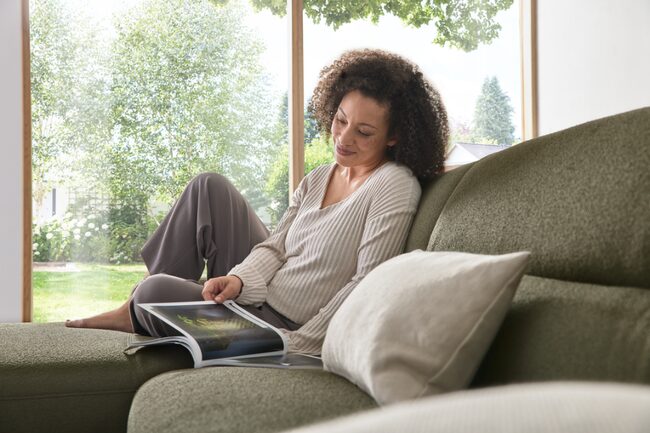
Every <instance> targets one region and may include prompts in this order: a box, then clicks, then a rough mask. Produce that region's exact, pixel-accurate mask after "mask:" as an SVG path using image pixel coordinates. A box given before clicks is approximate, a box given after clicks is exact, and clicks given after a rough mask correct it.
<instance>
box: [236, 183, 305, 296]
mask: <svg viewBox="0 0 650 433" xmlns="http://www.w3.org/2000/svg"><path fill="white" fill-rule="evenodd" d="M306 189H307V178H305V179H303V180H302V182H301V183H300V185H299V186H298V188H297V189H296V191H295V192H294V194H293V197H292V199H291V204H290V206H289V208H288V209H287V210H286V212H285V213H284V215H283V216H282V219H281V220H280V222H279V223H278V226H277V227H276V228H275V230H274V231H273V233H271V236H269V237H268V239H266V240H265V241H263V242H260V243H259V244H257V245H256V246H255V247H254V248H253V250H252V251H251V252H250V254H249V255H248V256H247V257H246V258H245V259H244V261H243V262H242V263H240V264H239V265H237V266H235V267H234V268H232V269H231V270H230V272H228V275H234V276H236V277H238V278H239V279H240V280H241V281H242V283H243V286H242V288H241V293H240V295H239V297H237V303H240V304H242V305H251V304H258V303H262V302H264V301H265V300H266V293H267V285H268V283H269V281H271V279H272V278H273V275H274V274H275V272H276V271H277V270H278V269H279V268H280V267H281V266H282V265H283V264H284V263H285V261H286V250H285V245H284V242H285V239H286V237H287V232H288V231H289V228H290V227H291V223H292V222H293V220H294V219H295V218H296V215H297V213H298V209H299V208H300V205H301V203H302V199H303V197H304V194H305V193H306Z"/></svg>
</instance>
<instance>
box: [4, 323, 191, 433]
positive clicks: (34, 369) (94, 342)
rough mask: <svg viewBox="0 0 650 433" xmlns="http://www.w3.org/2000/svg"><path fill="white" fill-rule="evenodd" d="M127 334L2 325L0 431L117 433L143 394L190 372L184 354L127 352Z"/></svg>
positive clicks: (57, 325) (174, 349) (170, 350)
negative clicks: (155, 383)
mask: <svg viewBox="0 0 650 433" xmlns="http://www.w3.org/2000/svg"><path fill="white" fill-rule="evenodd" d="M128 335H129V334H125V333H122V332H113V331H99V330H90V329H83V330H80V329H69V328H66V327H65V326H63V324H62V323H48V324H0V341H1V342H2V350H1V351H0V431H3V432H4V431H6V432H12V433H22V432H25V433H28V432H29V433H34V432H45V431H56V432H80V433H81V432H84V433H87V432H93V433H99V432H118V431H125V429H126V419H127V414H128V411H129V407H130V404H131V400H132V398H133V394H134V393H135V391H136V390H137V389H138V387H139V386H140V385H141V384H142V383H144V382H145V381H146V380H147V379H149V378H151V377H153V376H156V375H158V374H160V373H162V372H164V371H167V370H172V369H178V368H186V367H188V366H190V365H191V358H190V356H189V354H188V352H187V351H186V350H184V349H181V348H179V347H170V346H168V347H158V348H155V349H153V350H147V351H139V352H138V353H137V354H135V355H128V356H127V355H125V354H124V353H123V351H124V349H125V348H126V346H127V338H128Z"/></svg>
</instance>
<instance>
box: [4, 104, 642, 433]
mask: <svg viewBox="0 0 650 433" xmlns="http://www.w3.org/2000/svg"><path fill="white" fill-rule="evenodd" d="M406 248H407V250H413V249H418V248H421V249H429V250H437V251H443V250H446V251H466V252H473V253H486V254H498V253H507V252H512V251H518V250H528V251H531V252H532V260H531V264H530V266H529V271H528V274H527V275H526V276H524V278H523V279H522V281H521V283H520V285H519V288H518V291H517V293H516V295H515V299H514V301H513V304H512V306H511V308H510V310H509V313H508V314H507V317H506V319H505V321H504V323H503V325H502V327H501V328H500V331H499V333H498V334H497V336H496V338H495V340H494V342H493V344H492V345H491V347H490V349H489V351H488V353H487V354H486V356H485V358H484V359H483V361H482V363H481V366H480V368H479V370H478V371H477V373H476V376H475V378H474V382H473V384H472V387H473V388H478V387H494V386H495V385H500V384H511V383H522V382H548V381H560V380H563V381H566V380H571V381H590V382H594V381H595V382H605V381H608V382H625V383H636V384H650V290H649V289H650V108H645V109H640V110H635V111H631V112H627V113H623V114H619V115H616V116H612V117H608V118H604V119H600V120H596V121H593V122H590V123H586V124H583V125H579V126H576V127H573V128H570V129H567V130H564V131H561V132H558V133H554V134H550V135H546V136H543V137H540V138H537V139H534V140H530V141H528V142H525V143H522V144H519V145H517V146H514V147H512V148H510V149H507V150H504V151H502V152H500V153H498V154H494V155H491V156H489V157H486V158H484V159H482V160H480V161H477V162H475V163H472V164H469V165H465V166H462V167H460V168H457V169H455V170H453V171H451V172H449V173H446V174H444V175H442V176H440V177H439V178H438V179H436V180H434V181H432V182H430V183H429V184H427V185H424V188H423V195H422V200H421V203H420V209H419V211H418V213H417V215H416V218H415V221H414V223H413V226H412V229H411V233H410V236H409V239H408V241H407V247H406ZM128 337H129V336H128V335H127V334H123V333H119V332H111V331H98V330H77V329H67V328H65V327H64V326H63V325H62V324H60V323H50V324H2V325H0V345H1V348H2V350H1V351H0V431H2V432H5V431H6V432H12V433H21V432H46V431H56V432H61V433H63V432H94V433H100V432H124V431H127V430H128V431H129V432H130V433H140V432H149V431H151V432H154V431H164V432H183V433H189V432H231V433H235V432H276V431H282V430H285V429H289V428H294V427H298V426H304V425H308V424H312V423H315V422H317V421H322V420H328V419H333V418H338V417H341V416H343V415H347V414H352V413H356V412H361V411H364V410H366V409H370V408H373V407H375V406H376V404H375V403H374V401H373V400H372V399H371V398H370V397H369V396H368V395H366V394H365V393H364V392H362V391H361V390H360V389H359V388H357V387H356V386H354V385H353V384H351V383H350V382H348V381H347V380H345V379H343V378H341V377H338V376H335V375H333V374H331V373H328V372H325V371H308V370H276V369H255V368H222V367H218V368H204V369H197V370H195V369H191V368H190V366H191V360H190V357H189V355H188V354H187V353H186V352H185V350H183V349H181V348H177V347H157V348H147V349H143V350H139V351H138V352H136V354H134V355H126V354H124V353H123V349H124V348H125V347H126V345H127V340H128ZM490 389H492V388H490ZM469 392H470V393H471V392H478V391H469Z"/></svg>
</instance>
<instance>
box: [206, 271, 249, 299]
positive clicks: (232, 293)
mask: <svg viewBox="0 0 650 433" xmlns="http://www.w3.org/2000/svg"><path fill="white" fill-rule="evenodd" d="M240 291H241V280H240V279H239V278H237V277H233V276H225V277H217V278H212V279H210V280H208V281H206V282H205V284H204V285H203V291H202V292H201V294H202V295H203V299H205V300H206V301H215V302H217V303H219V304H221V303H223V302H225V301H227V300H228V299H234V298H236V297H237V296H239V292H240Z"/></svg>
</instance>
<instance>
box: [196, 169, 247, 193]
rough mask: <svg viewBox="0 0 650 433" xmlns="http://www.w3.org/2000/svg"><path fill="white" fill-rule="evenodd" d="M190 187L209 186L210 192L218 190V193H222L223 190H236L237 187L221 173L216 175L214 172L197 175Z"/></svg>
mask: <svg viewBox="0 0 650 433" xmlns="http://www.w3.org/2000/svg"><path fill="white" fill-rule="evenodd" d="M190 185H191V186H192V185H197V186H204V185H207V187H208V188H209V189H210V190H217V191H222V190H236V188H235V186H234V185H233V184H232V182H230V180H229V179H228V178H227V177H226V176H224V175H222V174H219V173H214V172H205V173H201V174H198V175H196V176H195V177H194V178H193V179H192V180H191V181H190Z"/></svg>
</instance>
